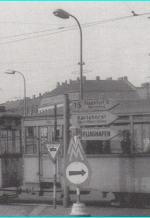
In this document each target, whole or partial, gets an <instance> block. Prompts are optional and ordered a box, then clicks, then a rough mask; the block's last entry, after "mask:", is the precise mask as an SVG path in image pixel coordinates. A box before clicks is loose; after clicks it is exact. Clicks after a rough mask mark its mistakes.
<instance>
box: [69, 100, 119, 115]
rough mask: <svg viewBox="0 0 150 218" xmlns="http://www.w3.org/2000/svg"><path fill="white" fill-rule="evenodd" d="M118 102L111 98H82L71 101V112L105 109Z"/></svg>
mask: <svg viewBox="0 0 150 218" xmlns="http://www.w3.org/2000/svg"><path fill="white" fill-rule="evenodd" d="M117 104H118V103H117V102H116V101H114V100H113V99H110V98H107V99H83V100H76V101H72V104H71V113H73V112H80V111H105V110H109V109H110V108H112V107H114V106H116V105H117Z"/></svg>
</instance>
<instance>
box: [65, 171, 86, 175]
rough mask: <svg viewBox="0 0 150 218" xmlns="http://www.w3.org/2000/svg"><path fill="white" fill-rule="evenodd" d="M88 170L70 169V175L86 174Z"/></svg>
mask: <svg viewBox="0 0 150 218" xmlns="http://www.w3.org/2000/svg"><path fill="white" fill-rule="evenodd" d="M85 173H86V172H85V171H84V170H81V171H69V176H75V175H82V176H84V174H85Z"/></svg>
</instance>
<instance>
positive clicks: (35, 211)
mask: <svg viewBox="0 0 150 218" xmlns="http://www.w3.org/2000/svg"><path fill="white" fill-rule="evenodd" d="M70 199H71V202H70V206H69V207H68V208H64V207H63V198H62V196H61V193H57V204H56V208H54V206H53V193H52V192H48V193H45V194H44V196H39V195H38V193H32V194H31V193H22V194H20V195H19V197H18V198H16V199H14V201H13V202H12V203H10V204H5V205H3V204H0V212H1V213H0V217H70V216H71V215H70V213H71V212H72V211H73V209H72V206H73V203H75V202H76V195H70ZM113 199H114V196H113V194H108V196H107V197H106V198H103V196H102V194H101V192H100V191H98V190H95V191H94V190H93V191H92V192H91V193H90V194H88V195H82V196H81V201H82V202H84V203H85V205H86V206H85V211H86V213H89V214H90V215H91V217H150V207H147V208H121V207H120V205H119V204H118V205H117V204H115V206H112V204H111V202H112V200H113ZM74 216H75V215H74Z"/></svg>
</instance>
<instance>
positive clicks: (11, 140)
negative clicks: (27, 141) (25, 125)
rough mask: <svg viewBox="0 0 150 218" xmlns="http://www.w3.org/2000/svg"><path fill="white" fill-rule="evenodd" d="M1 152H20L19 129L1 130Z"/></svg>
mask: <svg viewBox="0 0 150 218" xmlns="http://www.w3.org/2000/svg"><path fill="white" fill-rule="evenodd" d="M0 134H1V154H5V153H7V154H15V153H17V154H19V153H21V149H20V148H21V143H20V142H21V140H20V139H21V132H20V130H9V129H7V130H1V133H0Z"/></svg>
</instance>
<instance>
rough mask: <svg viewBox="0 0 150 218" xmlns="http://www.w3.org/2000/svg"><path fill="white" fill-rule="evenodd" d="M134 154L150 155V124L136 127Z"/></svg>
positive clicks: (136, 125)
mask: <svg viewBox="0 0 150 218" xmlns="http://www.w3.org/2000/svg"><path fill="white" fill-rule="evenodd" d="M134 152H135V153H150V124H135V125H134Z"/></svg>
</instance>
